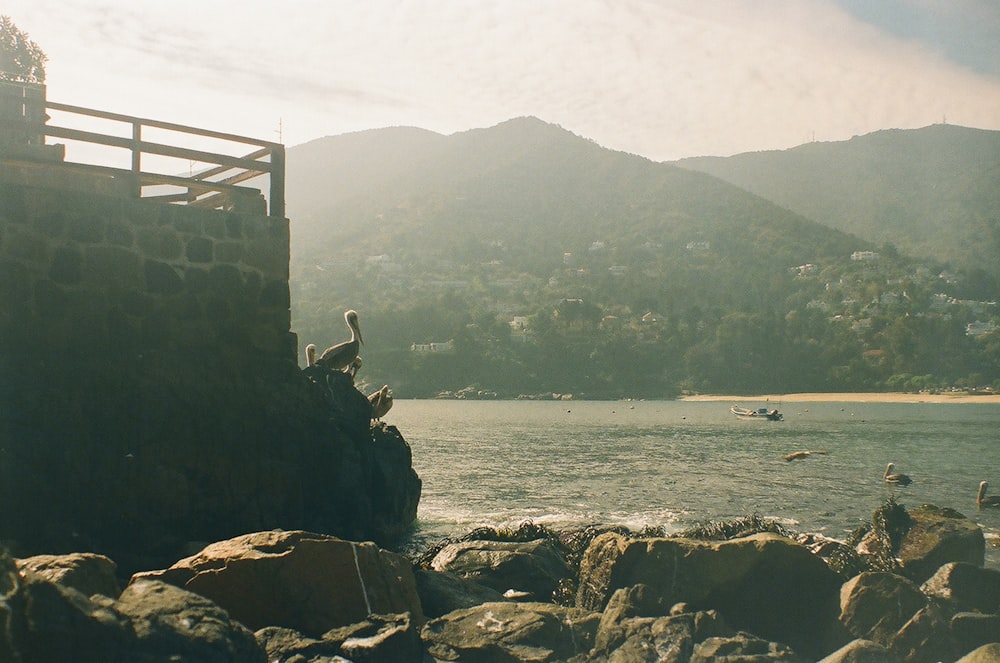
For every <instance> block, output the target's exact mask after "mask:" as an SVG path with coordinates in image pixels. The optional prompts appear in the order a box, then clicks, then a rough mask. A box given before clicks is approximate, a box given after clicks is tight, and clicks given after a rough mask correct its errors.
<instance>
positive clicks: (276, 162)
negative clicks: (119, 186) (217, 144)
mask: <svg viewBox="0 0 1000 663" xmlns="http://www.w3.org/2000/svg"><path fill="white" fill-rule="evenodd" d="M39 89H40V90H41V91H42V93H41V94H38V90H39ZM26 90H30V91H31V92H32V94H26V93H25V91H26ZM0 101H3V102H5V103H8V104H10V103H12V104H13V105H14V106H17V107H19V110H18V108H14V111H15V112H13V113H8V114H7V115H6V116H4V117H3V118H2V119H3V120H4V122H3V123H4V125H9V124H11V123H12V122H13V123H15V124H18V123H19V124H22V125H23V126H25V127H26V129H30V131H28V133H27V134H26V135H37V136H45V137H53V138H64V139H66V140H72V141H78V142H82V143H88V144H93V145H102V146H106V147H113V148H120V149H125V150H129V151H130V152H131V168H130V169H128V170H125V169H118V168H111V167H108V166H103V165H98V164H86V163H76V162H65V163H66V165H71V166H74V167H77V168H79V167H82V168H88V169H92V170H93V172H95V173H103V174H106V175H112V176H115V177H131V178H132V180H133V181H134V183H135V187H136V190H135V195H136V196H138V197H143V196H142V188H143V187H144V186H161V187H162V186H171V187H180V188H182V189H186V191H185V192H184V193H173V194H159V195H149V196H145V197H146V198H148V199H150V200H159V201H164V202H180V203H187V204H192V205H198V206H206V207H228V206H230V205H232V204H233V202H234V199H235V198H242V197H248V196H251V195H254V196H256V197H259V194H260V191H259V190H258V189H253V188H249V187H243V186H236V184H238V183H240V182H245V181H247V180H249V179H253V178H255V177H260V176H262V175H267V176H268V178H269V180H270V191H269V210H268V214H269V215H270V216H278V217H284V215H285V146H284V145H282V144H281V143H275V142H272V141H266V140H260V139H256V138H250V137H247V136H239V135H236V134H230V133H224V132H221V131H212V130H208V129H199V128H197V127H190V126H186V125H182V124H174V123H172V122H163V121H160V120H153V119H149V118H140V117H133V116H130V115H122V114H121V113H111V112H108V111H102V110H96V109H93V108H84V107H82V106H73V105H70V104H63V103H57V102H52V101H47V100H46V99H45V95H44V86H33V85H29V84H21V83H9V82H0ZM48 111H58V112H61V113H68V114H70V115H73V116H84V117H90V118H97V119H101V120H108V121H111V122H121V123H125V124H128V125H129V126H130V129H131V131H130V137H128V138H125V137H122V136H115V135H111V134H105V133H99V132H96V131H86V130H82V129H76V128H72V127H68V126H58V125H54V124H49V123H48V120H49V119H50V118H49V115H48ZM144 128H152V129H160V130H165V131H172V132H176V133H180V134H185V135H188V136H196V137H199V138H209V139H213V140H222V141H228V142H231V143H236V144H241V145H247V146H251V147H253V148H255V149H254V150H253V151H252V152H250V153H249V154H247V155H245V156H231V155H227V154H220V153H217V152H209V151H205V150H198V149H192V148H188V147H181V146H178V145H171V144H167V143H161V142H151V141H146V140H143V138H142V131H143V129H144ZM143 154H149V155H157V156H164V157H170V158H175V159H187V160H189V161H198V162H202V163H207V164H214V166H213V167H210V168H208V169H207V170H203V171H201V172H199V173H198V174H196V175H192V176H191V177H182V176H177V175H168V174H165V173H154V172H150V171H144V170H143V169H142V155H143ZM0 158H3V154H2V152H0ZM17 158H19V159H23V158H24V157H23V155H21V156H18V157H17Z"/></svg>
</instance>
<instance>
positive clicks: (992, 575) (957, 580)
mask: <svg viewBox="0 0 1000 663" xmlns="http://www.w3.org/2000/svg"><path fill="white" fill-rule="evenodd" d="M920 589H921V591H923V593H924V594H926V595H927V596H930V597H933V598H934V599H937V600H938V602H940V603H941V604H942V605H943V606H945V607H946V608H947V609H948V610H949V611H950V612H952V613H956V612H964V611H976V612H988V613H1000V570H997V569H984V568H982V567H980V566H976V565H975V564H969V563H968V562H950V563H948V564H945V565H944V566H942V567H941V568H939V569H938V570H937V571H936V572H935V573H934V575H932V576H931V577H930V578H928V579H927V580H926V581H925V582H924V584H923V585H921V586H920ZM998 633H1000V631H998Z"/></svg>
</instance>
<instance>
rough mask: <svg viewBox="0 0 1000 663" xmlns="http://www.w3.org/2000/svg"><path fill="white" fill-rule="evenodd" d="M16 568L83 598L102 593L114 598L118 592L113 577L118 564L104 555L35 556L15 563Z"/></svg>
mask: <svg viewBox="0 0 1000 663" xmlns="http://www.w3.org/2000/svg"><path fill="white" fill-rule="evenodd" d="M17 568H18V569H19V570H21V571H26V570H30V571H32V572H33V573H35V574H37V575H38V576H39V577H41V578H44V579H45V580H48V581H49V582H54V583H57V584H60V585H63V586H64V587H72V588H73V589H75V590H77V591H79V592H80V593H82V594H83V595H84V596H90V595H92V594H103V595H105V596H110V597H111V598H116V597H117V596H118V594H119V593H120V592H121V588H120V587H119V585H118V578H117V577H116V576H115V570H116V569H117V565H116V564H115V563H114V562H113V561H111V560H110V559H108V558H107V557H105V556H104V555H97V554H94V553H70V554H67V555H35V556H34V557H27V558H25V559H19V560H17Z"/></svg>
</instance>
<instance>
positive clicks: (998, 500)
mask: <svg viewBox="0 0 1000 663" xmlns="http://www.w3.org/2000/svg"><path fill="white" fill-rule="evenodd" d="M987 485H989V484H987V483H986V482H985V481H980V482H979V494H978V495H976V506H978V507H979V508H980V509H982V508H983V507H986V508H988V509H991V508H996V507H1000V495H990V496H989V497H987V496H986V486H987Z"/></svg>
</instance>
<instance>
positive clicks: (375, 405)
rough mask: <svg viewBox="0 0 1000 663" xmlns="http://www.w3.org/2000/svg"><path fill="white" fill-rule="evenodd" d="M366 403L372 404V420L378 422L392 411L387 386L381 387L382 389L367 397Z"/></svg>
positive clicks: (390, 397) (390, 392) (390, 394)
mask: <svg viewBox="0 0 1000 663" xmlns="http://www.w3.org/2000/svg"><path fill="white" fill-rule="evenodd" d="M368 402H369V403H371V404H372V419H375V420H376V421H378V420H379V419H381V418H382V417H384V416H385V415H386V413H387V412H388V411H389V410H391V409H392V391H390V390H389V385H387V384H385V385H382V388H381V389H379V390H378V391H376V392H375V393H373V394H372V395H371V396H369V397H368Z"/></svg>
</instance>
